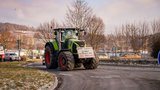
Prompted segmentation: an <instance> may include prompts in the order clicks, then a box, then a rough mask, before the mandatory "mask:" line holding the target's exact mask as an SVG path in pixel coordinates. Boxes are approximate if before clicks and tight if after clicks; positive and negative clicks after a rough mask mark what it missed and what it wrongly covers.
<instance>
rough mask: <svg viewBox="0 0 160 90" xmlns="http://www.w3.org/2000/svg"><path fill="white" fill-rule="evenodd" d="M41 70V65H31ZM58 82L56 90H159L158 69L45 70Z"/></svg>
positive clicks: (124, 67) (159, 72)
mask: <svg viewBox="0 0 160 90" xmlns="http://www.w3.org/2000/svg"><path fill="white" fill-rule="evenodd" d="M32 66H33V67H37V68H39V69H42V70H47V69H45V67H44V66H41V64H33V65H32ZM47 71H48V72H51V73H55V74H56V75H57V77H58V78H60V80H59V85H58V88H57V89H58V90H160V68H155V67H128V66H106V65H99V67H98V68H97V69H95V70H85V69H83V68H81V69H75V70H73V71H59V70H58V69H56V70H47Z"/></svg>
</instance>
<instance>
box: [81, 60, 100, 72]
mask: <svg viewBox="0 0 160 90" xmlns="http://www.w3.org/2000/svg"><path fill="white" fill-rule="evenodd" d="M83 66H84V67H85V68H86V69H96V68H97V66H98V61H96V59H94V58H91V59H87V60H86V61H85V62H84V63H83Z"/></svg>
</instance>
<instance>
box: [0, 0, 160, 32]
mask: <svg viewBox="0 0 160 90" xmlns="http://www.w3.org/2000/svg"><path fill="white" fill-rule="evenodd" d="M72 2H73V0H0V22H11V23H17V24H23V25H27V26H33V27H37V26H38V25H39V24H40V23H43V22H48V21H50V20H51V19H53V18H55V19H56V21H58V22H59V23H62V22H64V18H65V13H66V11H67V7H68V6H70V5H71V3H72ZM86 2H88V4H89V6H90V7H91V8H93V11H94V14H96V15H97V16H99V17H101V18H102V19H103V21H104V23H105V27H106V28H105V32H106V33H112V32H113V30H114V29H115V27H118V26H120V25H121V24H125V23H136V22H139V21H151V20H153V19H159V18H160V0H86Z"/></svg>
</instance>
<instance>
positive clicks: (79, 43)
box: [72, 41, 85, 53]
mask: <svg viewBox="0 0 160 90" xmlns="http://www.w3.org/2000/svg"><path fill="white" fill-rule="evenodd" d="M75 43H77V44H78V45H79V46H80V47H84V46H85V42H84V41H76V42H75ZM75 43H74V44H73V47H72V48H73V53H77V45H76V44H75Z"/></svg>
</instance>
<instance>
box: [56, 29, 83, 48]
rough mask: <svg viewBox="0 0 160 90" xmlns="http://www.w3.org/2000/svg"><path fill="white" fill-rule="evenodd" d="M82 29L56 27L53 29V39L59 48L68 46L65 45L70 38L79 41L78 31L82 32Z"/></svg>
mask: <svg viewBox="0 0 160 90" xmlns="http://www.w3.org/2000/svg"><path fill="white" fill-rule="evenodd" d="M83 31H84V30H80V29H78V28H58V29H54V35H55V39H56V40H57V42H58V45H59V48H60V50H61V49H66V48H68V47H67V45H68V43H69V42H70V40H71V39H72V40H74V41H80V40H78V39H79V33H81V32H83Z"/></svg>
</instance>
